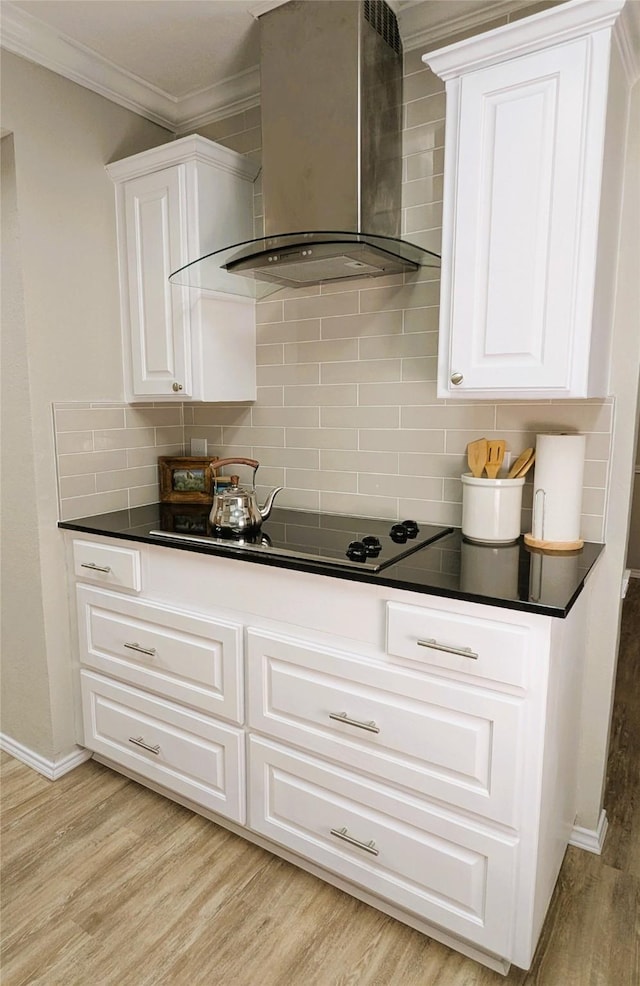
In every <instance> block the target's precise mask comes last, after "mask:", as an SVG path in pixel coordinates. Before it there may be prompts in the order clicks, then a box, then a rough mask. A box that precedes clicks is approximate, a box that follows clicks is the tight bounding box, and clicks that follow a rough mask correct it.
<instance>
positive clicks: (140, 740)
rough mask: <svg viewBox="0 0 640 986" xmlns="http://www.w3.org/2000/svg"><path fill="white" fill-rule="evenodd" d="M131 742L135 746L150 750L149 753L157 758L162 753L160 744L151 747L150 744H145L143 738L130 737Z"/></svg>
mask: <svg viewBox="0 0 640 986" xmlns="http://www.w3.org/2000/svg"><path fill="white" fill-rule="evenodd" d="M129 742H130V743H133V744H134V745H135V746H141V747H142V749H143V750H148V751H149V753H155V754H156V756H157V755H158V753H160V746H159V745H158V744H157V745H156V746H149V744H148V743H145V741H144V740H143V738H142V736H130V737H129Z"/></svg>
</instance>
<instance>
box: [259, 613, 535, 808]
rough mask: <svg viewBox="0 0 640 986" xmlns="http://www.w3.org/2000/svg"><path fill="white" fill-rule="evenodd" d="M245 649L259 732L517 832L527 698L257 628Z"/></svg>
mask: <svg viewBox="0 0 640 986" xmlns="http://www.w3.org/2000/svg"><path fill="white" fill-rule="evenodd" d="M247 648H248V686H247V692H248V720H249V723H250V725H251V727H252V728H254V729H257V730H259V731H260V732H262V733H266V734H267V735H269V736H273V737H275V738H277V739H280V740H284V741H285V742H286V743H292V744H294V745H296V746H299V747H302V748H304V749H308V750H310V751H313V752H315V753H317V754H320V755H321V756H323V757H327V758H329V759H332V760H335V761H336V762H338V763H341V764H344V765H345V766H349V767H353V768H355V769H356V770H363V771H366V772H367V773H369V774H372V775H373V776H375V777H380V778H383V779H385V780H387V781H389V782H390V783H392V784H396V785H401V786H403V787H406V788H408V789H409V790H415V791H417V792H419V793H421V794H425V795H428V796H430V797H435V798H439V799H441V800H443V801H446V802H448V803H450V804H453V805H456V806H458V807H460V808H465V809H467V810H469V811H473V812H477V813H478V814H480V815H482V816H485V817H487V818H491V819H495V820H497V821H500V822H503V823H505V824H507V825H511V826H514V827H516V826H517V824H518V810H519V798H518V793H517V792H518V759H517V757H518V751H519V749H520V748H521V744H520V743H519V736H520V732H521V729H522V728H523V701H522V699H521V698H519V697H514V696H511V695H501V694H497V693H494V692H490V691H488V690H487V689H486V688H483V687H475V686H469V685H467V684H463V683H459V682H455V681H454V682H451V681H448V680H446V679H444V678H442V679H437V678H430V677H426V676H425V675H423V674H421V673H419V672H417V673H416V672H415V671H411V670H407V669H404V668H397V667H390V666H388V665H385V664H384V663H382V662H380V663H378V662H373V661H366V660H363V659H358V658H353V657H350V656H348V655H346V654H344V653H341V652H339V651H336V650H333V649H328V648H320V647H312V646H310V645H306V644H304V643H303V642H301V641H297V640H295V639H293V638H285V637H281V636H278V635H274V634H271V633H267V632H263V631H258V630H252V629H250V630H249V631H248V633H247ZM336 716H338V717H340V716H343V717H345V718H343V719H340V718H335V717H336Z"/></svg>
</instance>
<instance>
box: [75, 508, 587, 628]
mask: <svg viewBox="0 0 640 986" xmlns="http://www.w3.org/2000/svg"><path fill="white" fill-rule="evenodd" d="M165 507H166V505H165V504H160V503H156V504H149V505H147V506H142V507H133V508H131V509H129V510H117V511H114V512H113V513H108V514H99V515H97V516H95V517H82V518H78V519H76V520H67V521H60V522H59V524H58V526H59V527H61V528H64V529H66V530H71V531H80V532H84V533H87V534H100V535H104V536H106V537H115V538H122V539H123V540H126V541H139V542H144V543H147V544H154V545H156V546H157V545H162V546H163V547H168V548H171V549H173V550H178V551H195V552H198V553H200V554H212V555H216V556H218V557H229V558H235V559H238V558H241V559H242V561H243V562H246V563H247V564H257V565H268V566H275V567H277V568H285V569H291V570H294V571H299V572H310V573H313V574H317V575H320V576H324V577H330V578H338V579H345V580H347V581H351V582H366V583H369V584H370V585H378V586H389V587H390V588H394V589H404V590H406V591H409V592H418V593H424V594H425V595H433V596H444V597H446V598H448V599H464V600H467V601H469V602H477V603H483V604H484V605H488V606H500V607H502V608H505V609H516V610H522V611H524V612H529V613H540V614H542V615H544V616H555V617H561V618H562V617H565V616H566V615H567V613H568V612H569V610H570V609H571V607H572V605H573V603H574V602H575V600H576V599H577V597H578V595H579V594H580V592H581V590H582V587H583V585H584V581H585V579H586V577H587V575H588V574H589V572H590V570H591V569H592V567H593V566H594V564H595V562H596V561H597V559H598V557H599V556H600V554H601V552H602V551H603V550H604V545H603V544H596V543H589V542H587V543H585V545H584V547H583V548H582V549H580V550H579V551H572V552H563V553H558V552H542V551H538V550H537V549H533V548H529V547H527V546H526V545H525V544H524V542H523V539H522V538H520V539H519V541H518V542H517V543H516V544H512V545H504V546H503V545H501V546H491V545H481V544H471V543H470V542H467V541H465V540H464V538H463V537H462V533H461V531H460V530H459V529H453V530H451V532H450V533H447V534H445V535H444V536H443V537H441V538H439V539H438V540H436V541H434V542H433V543H432V544H430V545H427V546H426V547H424V548H420V549H419V550H418V551H416V552H414V553H413V554H411V555H409V556H408V557H407V558H404V559H402V560H400V561H398V562H396V563H394V564H393V565H389V566H388V567H387V568H384V569H382V570H381V571H379V572H372V571H366V570H363V569H358V568H357V567H352V568H348V569H340V568H332V567H328V566H326V565H323V564H321V563H317V562H314V561H312V560H310V559H300V558H283V557H277V556H272V555H266V554H250V553H246V554H239V553H238V552H237V551H234V550H233V549H225V547H223V546H221V545H219V544H217V543H216V544H211V545H209V544H203V543H200V542H193V543H191V542H184V541H170V540H163V539H162V538H159V537H157V536H155V535H153V536H152V535H151V534H150V532H151V531H152V530H157V529H158V528H160V527H162V522H161V513H162V509H163V508H165Z"/></svg>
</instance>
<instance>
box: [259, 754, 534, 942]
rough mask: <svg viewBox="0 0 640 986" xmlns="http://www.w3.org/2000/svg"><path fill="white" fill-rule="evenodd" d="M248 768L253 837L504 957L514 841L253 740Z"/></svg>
mask: <svg viewBox="0 0 640 986" xmlns="http://www.w3.org/2000/svg"><path fill="white" fill-rule="evenodd" d="M249 764H250V766H249V772H250V788H249V826H250V827H251V828H252V829H254V830H255V831H256V832H259V833H261V834H262V835H265V836H267V837H268V838H270V839H273V840H274V841H275V842H278V843H280V844H281V845H284V846H287V847H288V848H289V849H292V850H293V851H294V852H296V853H299V854H300V855H302V856H305V857H307V858H308V859H310V860H313V861H314V862H315V863H318V864H320V865H321V866H323V867H325V868H326V869H328V870H331V871H333V872H334V873H338V874H340V876H342V877H344V878H345V879H347V880H351V881H352V882H353V883H355V884H357V885H359V886H361V887H364V888H366V889H367V890H370V891H372V892H373V893H375V894H378V895H380V896H381V897H383V898H384V899H385V900H388V901H391V902H392V903H394V904H396V905H398V906H400V907H402V908H404V909H405V910H407V911H410V912H411V913H413V914H416V915H418V916H419V917H421V918H423V919H424V920H425V921H429V922H432V923H436V924H438V925H439V926H440V927H442V928H445V929H447V930H448V931H451V932H452V933H454V934H456V935H460V936H462V937H463V938H466V939H467V940H468V941H470V942H474V943H475V944H477V945H480V946H482V947H483V948H485V949H487V950H490V951H494V952H496V953H497V954H498V955H507V954H508V953H509V948H510V941H511V922H510V917H511V914H512V912H513V900H514V874H515V862H516V855H517V842H516V841H515V840H513V839H509V838H507V837H506V836H499V835H495V836H493V835H489V834H488V833H486V832H483V831H481V830H478V829H474V828H473V827H471V826H467V825H466V824H464V822H463V820H462V819H457V818H456V817H455V816H452V815H451V814H447V813H446V812H441V811H439V810H438V809H437V808H435V807H432V806H429V805H428V804H426V803H420V802H419V801H418V800H417V799H416V798H407V799H405V798H403V797H402V795H401V794H399V793H398V792H394V791H391V790H390V789H388V788H385V787H383V786H382V785H380V784H376V783H375V782H373V781H371V780H363V779H361V778H358V777H357V776H356V775H355V774H352V773H349V772H347V771H345V770H341V769H339V768H337V767H329V766H328V765H327V764H323V763H322V762H320V761H318V760H315V759H313V758H311V757H309V756H306V755H305V754H302V753H299V752H296V751H291V750H286V749H284V748H283V747H279V746H277V745H276V744H273V743H270V742H268V741H267V740H263V739H260V738H258V737H251V740H250V745H249ZM351 840H354V842H352V841H351ZM372 850H373V851H372Z"/></svg>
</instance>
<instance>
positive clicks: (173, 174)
mask: <svg viewBox="0 0 640 986" xmlns="http://www.w3.org/2000/svg"><path fill="white" fill-rule="evenodd" d="M185 182H186V173H185V166H184V165H176V166H175V167H173V168H165V169H164V170H162V171H156V172H153V173H152V174H148V175H142V176H141V177H139V178H134V179H132V180H131V181H128V182H126V183H125V187H124V208H125V225H126V244H127V246H126V250H127V267H128V280H129V322H130V333H131V339H130V344H131V345H130V349H131V376H132V388H133V394H132V396H133V397H137V396H140V397H149V396H159V397H163V398H166V397H172V398H176V399H178V400H181V399H182V398H183V397H189V396H191V391H192V385H191V337H190V325H189V318H190V310H189V289H188V288H183V287H178V286H176V285H172V284H169V280H168V278H169V274H170V273H171V272H172V271H174V270H177V268H178V267H181V266H182V265H183V264H185V263H187V256H186V254H187V246H186V244H187V225H186V212H185V209H184V207H183V203H184V201H185V194H186V193H185Z"/></svg>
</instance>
